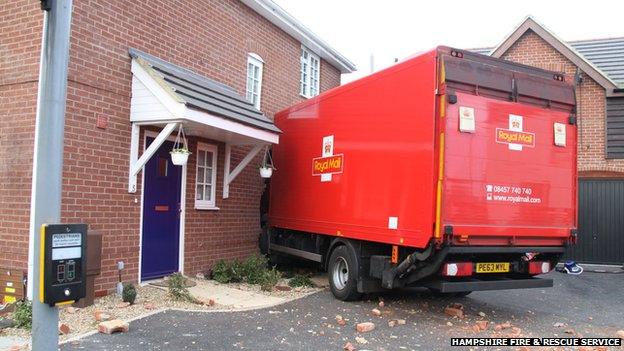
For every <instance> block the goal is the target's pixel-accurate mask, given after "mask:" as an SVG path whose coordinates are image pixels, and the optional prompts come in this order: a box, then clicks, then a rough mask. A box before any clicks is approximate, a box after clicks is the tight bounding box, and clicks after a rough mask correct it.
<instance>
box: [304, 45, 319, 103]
mask: <svg viewBox="0 0 624 351" xmlns="http://www.w3.org/2000/svg"><path fill="white" fill-rule="evenodd" d="M306 56H307V57H306ZM314 63H315V64H316V69H313V64H314ZM300 64H301V66H300V68H299V95H301V96H303V97H305V98H311V97H314V96H317V95H318V94H319V92H320V87H321V59H320V58H319V57H318V55H316V54H315V53H313V52H312V51H310V50H309V49H308V48H306V47H305V46H303V45H302V46H301V57H300Z"/></svg>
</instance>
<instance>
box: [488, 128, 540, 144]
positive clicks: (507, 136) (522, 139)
mask: <svg viewBox="0 0 624 351" xmlns="http://www.w3.org/2000/svg"><path fill="white" fill-rule="evenodd" d="M496 142H497V143H501V144H519V145H522V146H528V147H535V134H533V133H527V132H516V131H513V130H509V129H502V128H496Z"/></svg>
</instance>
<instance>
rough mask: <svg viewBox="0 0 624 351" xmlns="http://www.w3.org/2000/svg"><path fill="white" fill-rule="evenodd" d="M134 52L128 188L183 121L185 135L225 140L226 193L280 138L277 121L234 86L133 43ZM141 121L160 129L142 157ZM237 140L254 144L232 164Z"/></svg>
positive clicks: (135, 183)
mask: <svg viewBox="0 0 624 351" xmlns="http://www.w3.org/2000/svg"><path fill="white" fill-rule="evenodd" d="M130 56H131V57H132V99H131V107H130V121H131V122H132V136H131V143H130V172H129V177H128V192H130V193H134V192H136V190H137V189H136V187H137V175H138V173H139V172H140V171H141V169H143V167H144V166H145V164H146V163H147V161H149V159H150V158H151V157H152V156H153V155H154V153H155V152H156V150H158V148H159V147H160V146H161V145H162V143H163V142H164V141H165V140H167V138H168V137H169V136H170V135H171V134H172V133H173V132H174V130H176V128H178V126H179V125H180V124H182V125H184V130H185V131H186V134H187V135H192V136H199V137H203V138H207V139H211V140H216V141H221V142H224V143H225V165H224V181H223V198H227V197H228V195H229V185H230V184H231V183H232V181H233V180H234V179H235V178H236V176H238V175H239V174H240V172H241V171H242V170H243V169H244V168H245V167H246V166H247V165H248V164H249V162H250V161H251V160H253V158H254V157H255V156H256V155H257V154H258V153H259V152H260V151H261V150H262V149H263V148H264V147H265V146H267V145H270V144H277V143H278V142H279V133H280V130H279V129H278V128H277V127H275V125H274V124H273V122H272V121H271V120H270V119H269V118H267V117H266V116H264V115H263V114H262V112H260V111H259V110H257V109H256V108H255V107H254V106H253V105H252V104H251V103H249V102H248V101H246V100H245V99H243V98H242V97H240V96H239V95H238V94H237V93H236V92H235V91H234V90H233V89H231V88H230V87H228V86H226V85H223V84H220V83H218V82H215V81H213V80H210V79H208V78H206V77H203V76H200V75H198V74H196V73H194V72H192V71H190V70H187V69H184V68H182V67H179V66H176V65H173V64H171V63H169V62H166V61H163V60H161V59H159V58H157V57H154V56H151V55H148V54H146V53H143V52H140V51H138V50H134V49H130ZM141 126H157V127H160V128H162V130H161V132H160V133H159V134H158V136H157V137H156V138H155V140H154V141H153V142H152V143H151V144H150V146H149V147H148V148H147V149H146V150H145V151H144V152H143V154H142V155H141V157H138V155H139V134H140V133H139V132H140V127H141ZM235 145H248V146H250V147H251V149H250V151H249V152H248V153H247V155H246V156H245V157H244V158H243V159H242V160H241V161H240V162H239V164H238V165H237V166H236V167H235V168H234V169H233V170H230V156H231V148H232V146H235Z"/></svg>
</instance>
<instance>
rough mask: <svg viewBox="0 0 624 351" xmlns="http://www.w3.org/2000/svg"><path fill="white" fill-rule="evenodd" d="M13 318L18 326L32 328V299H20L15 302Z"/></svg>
mask: <svg viewBox="0 0 624 351" xmlns="http://www.w3.org/2000/svg"><path fill="white" fill-rule="evenodd" d="M13 319H14V320H15V326H16V327H18V328H24V329H28V330H30V328H31V327H32V304H31V303H30V301H20V302H17V303H16V304H15V312H13Z"/></svg>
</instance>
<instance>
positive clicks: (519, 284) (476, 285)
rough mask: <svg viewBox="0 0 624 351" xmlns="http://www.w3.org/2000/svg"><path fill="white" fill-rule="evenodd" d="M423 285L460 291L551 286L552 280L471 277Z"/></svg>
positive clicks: (424, 284)
mask: <svg viewBox="0 0 624 351" xmlns="http://www.w3.org/2000/svg"><path fill="white" fill-rule="evenodd" d="M423 286H426V287H428V288H431V289H434V290H437V291H440V292H443V293H453V292H462V291H482V290H506V289H529V288H550V287H552V286H553V280H552V279H544V278H526V279H510V278H499V279H488V280H482V279H478V278H471V279H468V280H461V281H449V280H434V281H430V282H423Z"/></svg>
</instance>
